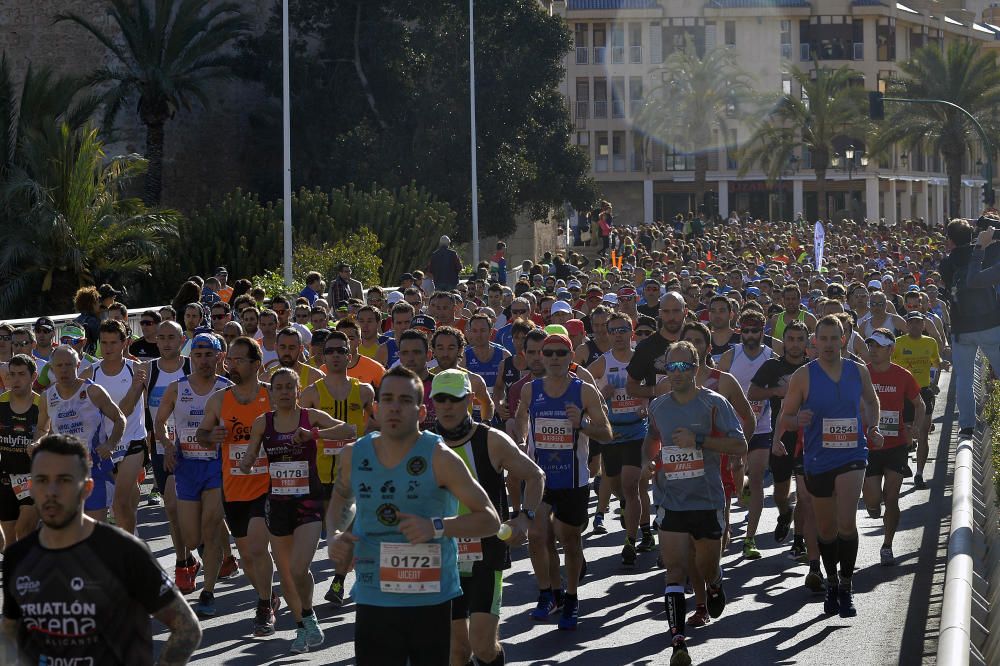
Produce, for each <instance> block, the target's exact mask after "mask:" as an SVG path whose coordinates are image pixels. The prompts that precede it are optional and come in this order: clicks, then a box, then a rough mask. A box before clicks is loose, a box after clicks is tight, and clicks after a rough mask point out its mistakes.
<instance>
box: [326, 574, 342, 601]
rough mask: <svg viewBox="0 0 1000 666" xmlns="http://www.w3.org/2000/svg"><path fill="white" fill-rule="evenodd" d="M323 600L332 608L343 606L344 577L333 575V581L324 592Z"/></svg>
mask: <svg viewBox="0 0 1000 666" xmlns="http://www.w3.org/2000/svg"><path fill="white" fill-rule="evenodd" d="M323 598H324V599H326V600H327V601H329V602H330V603H331V604H333V605H334V606H343V605H344V577H343V576H341V575H339V574H334V576H333V580H332V581H331V582H330V589H329V590H327V591H326V594H325V595H323Z"/></svg>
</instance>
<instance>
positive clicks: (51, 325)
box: [32, 317, 56, 331]
mask: <svg viewBox="0 0 1000 666" xmlns="http://www.w3.org/2000/svg"><path fill="white" fill-rule="evenodd" d="M32 328H34V329H35V330H36V331H37V330H38V329H40V328H47V329H49V330H50V331H54V330H56V324H55V322H54V321H52V320H51V319H49V318H48V317H39V318H38V319H36V320H35V324H34V326H33V327H32Z"/></svg>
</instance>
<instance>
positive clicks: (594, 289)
mask: <svg viewBox="0 0 1000 666" xmlns="http://www.w3.org/2000/svg"><path fill="white" fill-rule="evenodd" d="M591 294H598V295H601V296H603V295H604V290H603V289H601V288H600V287H598V286H597V285H594V286H592V287H590V288H588V289H587V296H590V295H591Z"/></svg>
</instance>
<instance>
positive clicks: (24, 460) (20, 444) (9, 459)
mask: <svg viewBox="0 0 1000 666" xmlns="http://www.w3.org/2000/svg"><path fill="white" fill-rule="evenodd" d="M40 404H41V396H39V395H35V396H34V397H33V398H32V401H31V406H30V407H28V410H27V411H25V412H24V413H23V414H18V413H17V412H15V411H14V407H13V406H12V405H11V394H10V391H7V392H6V393H4V394H3V395H0V474H9V475H11V482H12V483H11V486H12V487H13V488H15V489H16V488H17V487H18V486H19V485H24V491H26V490H27V485H26V483H25V482H26V481H27V475H28V474H29V472H31V457H30V456H29V455H28V446H29V445H30V444H31V443H32V442H33V441H34V440H35V428H36V427H37V426H38V406H39V405H40ZM21 475H24V477H25V478H19V479H18V481H20V482H21V483H20V484H18V483H13V481H14V476H18V477H20V476H21ZM18 499H23V498H18Z"/></svg>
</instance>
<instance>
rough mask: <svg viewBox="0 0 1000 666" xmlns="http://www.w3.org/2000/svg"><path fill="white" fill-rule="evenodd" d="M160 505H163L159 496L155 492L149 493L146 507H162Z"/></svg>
mask: <svg viewBox="0 0 1000 666" xmlns="http://www.w3.org/2000/svg"><path fill="white" fill-rule="evenodd" d="M162 505H163V497H162V496H161V495H160V493H158V492H156V491H155V490H153V491H150V493H149V497H148V498H147V499H146V506H162Z"/></svg>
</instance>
